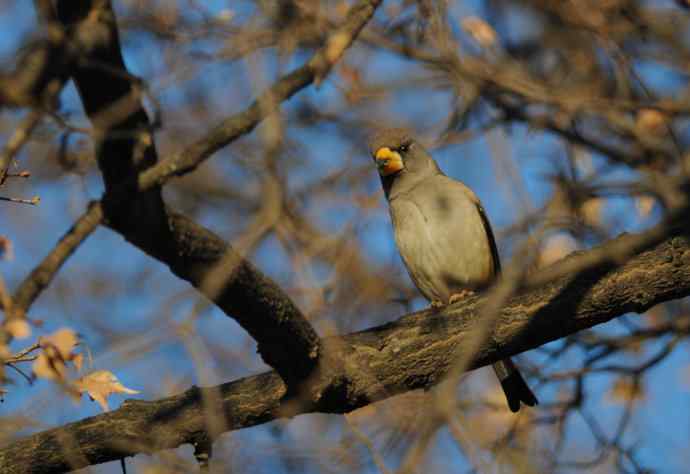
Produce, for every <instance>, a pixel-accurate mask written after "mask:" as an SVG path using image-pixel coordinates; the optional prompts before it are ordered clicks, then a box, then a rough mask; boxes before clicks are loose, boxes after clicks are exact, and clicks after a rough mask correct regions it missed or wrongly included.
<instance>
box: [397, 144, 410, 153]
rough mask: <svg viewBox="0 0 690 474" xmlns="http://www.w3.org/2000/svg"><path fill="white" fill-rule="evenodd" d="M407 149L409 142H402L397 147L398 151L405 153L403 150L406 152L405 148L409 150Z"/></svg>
mask: <svg viewBox="0 0 690 474" xmlns="http://www.w3.org/2000/svg"><path fill="white" fill-rule="evenodd" d="M409 149H410V144H409V143H403V144H402V145H400V146H399V147H398V151H399V152H400V153H405V152H406V151H407V150H409Z"/></svg>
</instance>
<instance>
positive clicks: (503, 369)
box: [494, 359, 539, 412]
mask: <svg viewBox="0 0 690 474" xmlns="http://www.w3.org/2000/svg"><path fill="white" fill-rule="evenodd" d="M494 371H495V372H496V376H497V377H498V380H499V381H500V382H501V387H503V391H504V392H505V394H506V400H507V401H508V406H509V407H510V411H512V412H516V411H518V410H519V409H520V402H522V403H524V404H525V405H527V406H530V407H533V406H534V405H536V404H538V403H539V402H538V401H537V397H535V396H534V394H533V393H532V390H530V388H529V386H528V385H527V382H525V379H523V378H522V374H520V371H519V370H518V369H517V367H515V364H513V361H512V360H510V359H503V360H501V361H499V362H496V363H495V364H494Z"/></svg>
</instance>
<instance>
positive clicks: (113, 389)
mask: <svg viewBox="0 0 690 474" xmlns="http://www.w3.org/2000/svg"><path fill="white" fill-rule="evenodd" d="M74 386H75V387H76V388H77V390H79V391H80V392H86V393H87V394H88V395H89V397H90V398H91V400H95V401H97V402H98V404H99V405H100V406H101V408H102V409H103V411H109V410H110V407H109V406H108V400H107V397H108V396H109V395H110V394H111V393H127V394H130V395H131V394H135V393H139V391H138V390H132V389H131V388H127V387H125V386H124V385H122V384H121V383H120V381H119V380H118V379H117V377H115V374H113V373H112V372H110V371H109V370H97V371H95V372H91V373H90V374H88V375H85V376H83V377H82V378H80V379H79V380H77V381H76V382H74Z"/></svg>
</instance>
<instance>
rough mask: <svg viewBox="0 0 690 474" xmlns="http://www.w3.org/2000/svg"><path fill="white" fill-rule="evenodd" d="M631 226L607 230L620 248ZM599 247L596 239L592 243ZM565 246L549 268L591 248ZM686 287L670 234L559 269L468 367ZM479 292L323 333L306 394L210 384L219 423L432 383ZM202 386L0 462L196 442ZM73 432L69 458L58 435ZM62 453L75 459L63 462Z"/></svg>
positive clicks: (260, 379) (687, 272) (685, 247)
mask: <svg viewBox="0 0 690 474" xmlns="http://www.w3.org/2000/svg"><path fill="white" fill-rule="evenodd" d="M629 238H630V236H622V237H619V238H618V239H615V240H613V241H611V242H609V243H607V244H605V245H604V246H603V247H602V248H603V249H606V247H607V246H611V245H614V246H617V245H620V244H621V242H624V241H625V240H626V239H629ZM595 251H597V252H599V251H600V249H595ZM587 254H588V252H580V253H578V254H574V255H571V256H570V257H568V258H566V259H565V260H564V261H562V262H558V263H556V264H555V266H558V265H563V264H568V263H569V262H570V261H572V260H576V259H579V258H583V257H584V258H587ZM689 294H690V240H689V239H688V238H686V237H673V238H671V239H668V240H666V241H664V242H663V243H661V244H659V245H658V246H656V247H655V248H653V249H652V250H649V251H647V252H645V253H642V254H640V255H638V256H636V257H634V258H632V259H631V260H630V261H629V262H628V263H626V264H624V265H622V266H620V267H618V268H616V269H613V270H612V269H611V265H610V263H604V264H602V265H600V266H599V267H596V268H591V269H590V270H588V271H587V272H584V273H581V274H578V275H576V276H573V275H570V276H565V277H561V278H560V279H558V280H556V281H553V282H551V283H549V284H547V285H545V286H542V287H539V288H537V289H534V290H532V291H530V292H528V293H524V294H521V295H519V296H516V297H514V298H512V299H511V300H510V301H509V302H508V304H507V305H506V306H505V307H504V308H503V310H502V312H501V316H500V318H499V320H498V322H497V324H496V327H495V330H494V332H493V333H492V336H491V337H490V338H489V339H488V340H487V341H486V342H485V343H484V344H482V345H481V347H480V349H479V351H478V353H477V354H476V357H475V358H474V362H473V363H472V364H471V367H472V368H476V367H480V366H484V365H488V364H491V363H492V362H494V361H496V360H498V359H501V358H504V357H506V356H509V355H514V354H516V353H519V352H522V351H526V350H529V349H532V348H535V347H537V346H539V345H542V344H545V343H547V342H550V341H554V340H556V339H559V338H562V337H565V336H567V335H569V334H572V333H574V332H577V331H579V330H582V329H585V328H589V327H592V326H594V325H597V324H600V323H603V322H606V321H609V320H611V319H613V318H615V317H618V316H621V315H623V314H625V313H629V312H637V313H641V312H643V311H645V310H647V309H648V308H650V307H652V306H654V305H656V304H658V303H661V302H664V301H668V300H672V299H676V298H680V297H683V296H686V295H689ZM483 304H484V299H483V298H481V297H473V298H470V299H468V300H465V301H463V302H461V303H458V304H456V305H454V306H451V307H448V308H446V309H444V310H443V311H440V312H437V313H434V312H431V311H422V312H418V313H413V314H409V315H406V316H403V317H402V318H400V319H399V320H398V321H395V322H393V323H389V324H386V325H383V326H379V327H376V328H372V329H369V330H366V331H362V332H358V333H353V334H349V335H347V336H344V337H341V338H330V339H326V340H325V341H324V347H325V350H324V353H323V355H322V358H321V364H322V367H321V370H319V371H318V373H317V374H316V375H315V377H314V379H313V380H312V381H311V384H310V387H309V392H308V396H306V397H304V398H301V399H300V400H298V401H297V402H296V403H292V402H293V400H286V399H285V398H284V395H285V385H284V384H283V382H282V381H281V379H280V377H279V376H278V375H277V374H276V373H275V372H267V373H263V374H260V375H256V376H253V377H247V378H244V379H241V380H237V381H235V382H231V383H227V384H223V385H221V386H219V387H216V388H214V389H213V390H217V391H218V392H217V393H220V396H221V398H222V400H223V408H224V410H225V413H224V414H225V426H227V429H228V430H236V429H240V428H245V427H249V426H254V425H257V424H261V423H266V422H268V421H271V420H274V419H276V418H279V417H282V416H285V414H286V413H289V414H295V413H311V412H324V413H346V412H349V411H351V410H354V409H356V408H359V407H362V406H365V405H367V404H369V403H372V402H374V401H377V400H382V399H385V398H388V397H391V396H393V395H396V394H399V393H403V392H405V391H409V390H414V389H420V388H428V387H431V386H433V385H434V384H436V383H437V382H439V381H440V380H441V379H442V378H443V376H444V375H445V374H446V372H447V370H448V369H449V368H450V367H451V366H453V364H454V362H455V361H456V360H457V358H458V357H459V356H462V348H463V347H464V346H466V345H468V344H469V340H468V338H469V337H471V336H470V335H471V334H472V329H473V327H474V325H475V324H476V321H475V319H476V317H477V315H479V314H480V312H481V307H482V305H483ZM202 394H203V390H202V389H199V388H197V387H193V388H191V389H190V390H188V391H186V392H185V393H183V394H180V395H177V396H173V397H169V398H165V399H161V400H157V401H139V400H128V401H126V402H125V403H124V404H123V405H122V407H121V408H120V409H118V410H116V411H114V412H110V413H106V414H103V415H99V416H95V417H92V418H87V419H85V420H82V421H79V422H75V423H70V424H68V425H66V426H64V427H60V428H55V429H52V430H48V431H45V432H42V433H37V434H35V435H32V436H29V437H26V438H24V439H21V440H19V441H16V442H15V443H13V444H11V445H9V446H7V447H6V448H4V449H2V450H0V472H4V473H5V472H6V473H8V474H25V473H37V472H63V471H66V470H69V469H70V468H74V467H79V466H85V465H87V464H97V463H102V462H106V461H110V460H114V459H119V458H121V457H123V456H129V455H133V454H136V453H139V452H150V451H156V450H160V449H166V448H174V447H177V446H179V445H181V444H185V443H194V442H195V441H196V439H197V438H199V439H201V438H203V437H204V436H205V435H206V428H205V417H204V414H203V413H202V408H201V407H202V401H201V399H202ZM64 439H71V440H73V443H72V444H73V445H74V446H78V449H79V452H78V453H77V454H78V455H76V456H74V455H72V456H69V455H67V454H66V453H65V452H64V451H63V450H62V449H61V447H62V446H63V445H64V443H63V444H61V440H64ZM68 459H72V460H74V459H80V460H82V461H80V462H81V464H79V466H70V465H69V463H68Z"/></svg>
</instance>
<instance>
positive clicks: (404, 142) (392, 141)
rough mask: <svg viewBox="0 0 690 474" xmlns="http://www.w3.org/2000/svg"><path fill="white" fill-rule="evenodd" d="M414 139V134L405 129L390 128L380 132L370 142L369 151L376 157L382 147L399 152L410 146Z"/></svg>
mask: <svg viewBox="0 0 690 474" xmlns="http://www.w3.org/2000/svg"><path fill="white" fill-rule="evenodd" d="M413 141H414V139H413V138H412V133H411V132H410V131H409V130H407V129H405V128H388V129H383V130H379V131H378V132H376V133H375V134H374V135H373V136H372V137H371V139H370V140H369V151H370V153H371V154H372V155H374V154H375V153H376V152H377V151H378V150H379V149H380V148H381V147H388V148H390V149H391V150H399V149H400V148H404V147H405V146H409V145H410V144H411V143H412V142H413Z"/></svg>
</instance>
